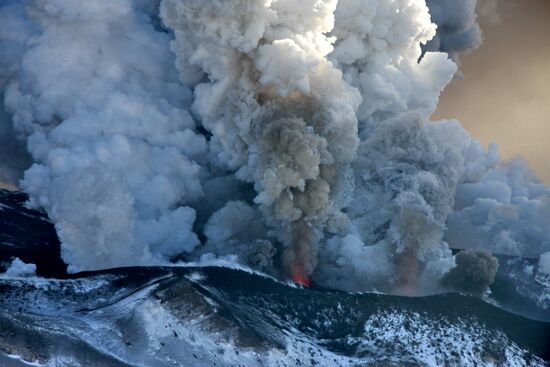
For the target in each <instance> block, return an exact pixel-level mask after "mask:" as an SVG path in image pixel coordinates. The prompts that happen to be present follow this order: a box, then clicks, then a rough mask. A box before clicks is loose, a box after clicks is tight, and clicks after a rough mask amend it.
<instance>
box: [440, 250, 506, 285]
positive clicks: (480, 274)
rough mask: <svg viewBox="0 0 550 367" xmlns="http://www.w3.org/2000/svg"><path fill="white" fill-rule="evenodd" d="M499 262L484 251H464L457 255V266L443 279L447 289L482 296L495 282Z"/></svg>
mask: <svg viewBox="0 0 550 367" xmlns="http://www.w3.org/2000/svg"><path fill="white" fill-rule="evenodd" d="M497 270H498V260H497V258H496V257H494V256H492V255H491V253H489V252H487V251H483V250H481V251H480V250H477V251H476V250H464V251H461V252H459V253H458V254H456V266H455V267H454V268H452V269H451V270H450V271H449V272H448V273H447V274H445V275H444V276H443V278H442V279H441V284H443V285H444V286H445V287H449V288H453V289H456V290H460V291H464V292H469V293H474V294H480V293H483V292H485V291H486V290H487V288H488V287H489V286H490V285H491V284H492V283H493V282H494V281H495V275H496V273H497Z"/></svg>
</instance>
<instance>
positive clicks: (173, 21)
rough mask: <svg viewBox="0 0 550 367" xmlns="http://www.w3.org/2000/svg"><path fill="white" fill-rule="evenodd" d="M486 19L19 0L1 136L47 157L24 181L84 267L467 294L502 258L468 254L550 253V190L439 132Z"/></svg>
mask: <svg viewBox="0 0 550 367" xmlns="http://www.w3.org/2000/svg"><path fill="white" fill-rule="evenodd" d="M475 4H476V2H475V1H467V2H461V3H460V4H458V2H450V1H436V0H433V1H428V2H426V1H424V0H407V1H401V0H399V1H382V0H303V1H294V0H235V1H229V0H162V1H145V0H120V1H116V2H114V1H110V0H96V1H93V2H86V1H79V0H22V1H7V2H2V5H0V55H4V54H5V55H7V56H6V57H5V58H1V60H0V92H1V95H2V99H3V100H4V102H5V112H6V113H2V112H1V111H0V123H1V124H2V129H0V131H7V134H6V136H9V137H10V138H6V140H10V141H12V138H11V136H14V138H13V139H15V136H17V137H18V138H19V139H20V140H19V141H21V142H24V146H25V147H26V150H27V152H28V155H27V158H29V157H30V159H32V162H33V164H32V166H30V168H28V166H29V163H30V162H29V161H28V159H24V154H23V153H21V154H18V155H17V156H21V157H23V158H22V160H21V161H20V163H18V164H16V166H17V167H16V168H15V169H14V171H13V172H14V173H13V174H12V176H11V177H13V178H12V179H11V180H12V181H15V180H17V177H19V176H18V175H21V171H22V170H24V169H26V171H25V173H24V176H23V179H22V180H21V182H20V183H19V186H20V187H21V188H22V189H23V190H25V191H26V192H27V193H28V194H29V195H30V203H29V204H30V205H32V206H35V207H42V208H44V209H45V210H46V211H47V213H48V215H49V216H50V218H51V219H52V221H53V222H54V223H55V225H56V228H57V231H58V234H59V237H60V239H61V242H62V256H63V258H64V260H65V261H66V262H67V263H68V264H70V270H71V271H79V270H91V269H100V268H108V267H116V266H124V265H147V264H167V263H169V262H170V261H171V260H174V259H182V260H190V261H197V260H201V259H203V260H204V259H212V258H225V259H230V261H237V262H239V263H243V264H246V265H248V266H252V267H255V268H259V269H262V270H264V271H269V272H272V273H277V274H279V275H280V276H281V277H284V278H288V277H296V278H299V279H300V281H303V282H304V283H307V282H309V278H312V279H313V280H314V281H315V282H316V283H318V284H321V285H325V286H330V287H335V288H339V289H345V290H350V291H366V290H372V289H379V290H384V291H388V292H406V293H408V294H411V293H412V294H423V293H426V292H434V291H437V289H440V288H441V287H442V284H451V283H452V285H453V286H457V287H458V286H462V284H465V283H468V284H470V285H471V282H470V280H468V279H471V278H472V277H473V276H474V275H473V274H475V272H476V271H478V270H477V269H478V268H479V267H477V266H469V265H467V264H463V265H460V264H459V263H460V262H461V261H462V259H463V258H464V259H466V258H467V259H470V260H472V261H471V263H475V264H477V263H480V262H482V261H485V260H483V259H485V257H483V256H481V255H479V253H475V254H477V255H475V256H473V255H472V256H470V255H469V254H471V253H470V252H467V253H465V254H463V255H460V256H457V257H456V258H455V257H453V255H452V251H451V249H450V246H451V247H454V248H463V247H464V246H465V244H466V246H468V247H467V248H469V249H484V250H488V251H492V252H498V253H509V254H510V253H511V254H518V255H525V254H529V255H530V256H539V255H540V254H542V253H545V252H548V251H550V237H549V236H550V235H549V232H548V230H547V228H548V226H547V223H548V218H550V209H549V205H550V190H549V189H548V188H547V187H546V186H544V185H543V184H541V183H540V182H539V181H538V180H537V178H536V177H535V176H534V175H533V174H532V173H530V171H529V170H528V168H527V167H526V165H525V164H524V163H523V162H521V161H519V160H518V161H512V162H507V163H505V162H502V161H501V160H500V158H499V156H498V152H497V150H496V148H495V147H490V148H489V149H487V150H486V149H484V148H483V147H482V146H481V144H480V143H479V142H477V141H475V140H474V139H473V138H472V137H471V136H470V135H469V134H468V133H467V132H466V131H465V130H464V129H463V128H462V127H461V126H460V123H459V122H457V121H437V122H428V121H429V118H430V116H431V114H432V113H433V112H434V110H435V108H436V106H437V103H438V99H439V95H440V93H441V91H442V90H443V89H444V88H445V86H446V85H447V84H448V83H449V82H450V81H451V80H452V79H453V77H454V75H455V73H456V71H457V66H456V64H455V62H454V61H453V60H456V55H457V53H459V52H462V51H464V50H466V49H469V48H471V47H474V46H476V45H477V44H478V41H479V33H478V31H479V28H478V27H477V26H476V24H475ZM434 21H435V22H436V23H437V25H436V24H435V23H434ZM438 26H439V28H438ZM12 30H16V31H12ZM431 50H433V52H432V51H431ZM4 127H5V129H4ZM13 141H15V140H13ZM18 146H19V147H21V145H18ZM0 156H1V152H0ZM3 163H4V162H3ZM27 168H28V169H27ZM2 172H3V173H2V174H4V175H6V174H8V173H6V172H10V171H9V170H3V171H2ZM10 174H11V173H10ZM449 245H450V246H449ZM480 259H481V260H480ZM478 260H479V261H478ZM466 262H467V263H468V264H469V263H470V262H469V261H466ZM490 263H491V262H490V261H489V262H487V264H488V265H491V264H490ZM280 264H282V268H281V266H280ZM457 264H459V266H457ZM487 269H489V270H479V272H480V276H481V277H482V278H483V279H484V280H483V281H481V282H479V283H478V284H481V285H483V286H486V285H488V284H489V283H490V278H491V274H492V270H491V269H493V268H492V267H491V266H488V267H487ZM461 277H462V278H461ZM443 279H446V280H445V281H443ZM457 279H458V280H457ZM464 279H465V280H464ZM472 279H473V278H472ZM449 282H450V283H449ZM470 285H468V287H470ZM481 285H479V287H478V289H480V287H481Z"/></svg>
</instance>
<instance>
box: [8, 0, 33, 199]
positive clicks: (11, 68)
mask: <svg viewBox="0 0 550 367" xmlns="http://www.w3.org/2000/svg"><path fill="white" fill-rule="evenodd" d="M0 19H2V22H1V23H0V187H8V188H15V187H17V185H18V181H19V179H20V178H21V177H22V175H23V171H24V170H25V169H27V168H28V167H29V166H30V165H31V163H32V161H31V158H30V156H29V154H28V153H27V150H26V149H25V143H24V139H18V137H17V134H16V132H15V131H14V128H13V124H12V120H11V116H10V115H9V114H8V113H7V112H6V111H5V109H4V93H5V90H6V87H7V85H8V83H9V81H10V80H11V79H12V78H13V77H14V76H15V75H16V74H17V72H18V70H19V68H20V66H21V58H22V54H23V52H24V48H25V47H24V44H25V42H26V41H27V39H29V38H30V37H31V35H32V34H33V33H34V27H33V26H32V24H31V23H30V22H29V21H28V20H27V19H26V18H25V16H24V7H23V5H22V4H21V3H20V2H18V1H8V0H6V1H4V2H3V3H2V5H1V6H0Z"/></svg>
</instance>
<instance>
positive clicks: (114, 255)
mask: <svg viewBox="0 0 550 367" xmlns="http://www.w3.org/2000/svg"><path fill="white" fill-rule="evenodd" d="M22 6H23V10H24V15H25V17H26V20H27V22H28V23H31V24H32V26H33V28H35V29H36V30H35V35H34V36H32V37H31V38H30V39H28V40H26V41H25V42H24V51H22V52H21V54H22V58H21V62H20V66H19V70H18V77H17V78H14V79H13V80H11V82H10V84H9V86H8V88H7V91H6V93H5V104H6V107H7V110H8V111H9V112H10V113H11V114H13V123H14V126H15V129H16V131H17V132H18V134H20V135H23V136H25V137H26V139H27V147H28V150H29V152H30V153H31V155H32V158H33V160H34V161H35V164H34V165H33V166H32V167H31V168H30V169H29V170H27V171H26V172H25V176H24V179H23V180H22V182H21V187H22V188H23V189H24V190H25V191H27V192H28V193H29V194H30V196H31V204H32V205H34V206H40V207H43V208H45V209H46V210H47V211H48V214H49V215H50V217H51V218H52V220H53V221H54V222H55V224H56V227H57V230H58V234H59V236H60V239H61V241H62V244H63V245H62V251H63V257H64V259H65V260H66V261H67V262H68V263H69V264H71V268H72V270H82V269H94V268H104V267H110V266H120V265H130V264H136V263H137V264H139V263H154V262H158V261H160V259H161V258H162V259H164V258H166V257H170V256H173V255H175V254H177V253H179V252H181V251H185V250H192V249H193V248H194V247H195V246H196V245H197V244H198V240H197V237H196V235H195V234H194V233H193V232H192V230H191V227H192V225H193V221H194V217H195V212H194V210H193V209H191V208H190V207H188V206H187V205H186V204H188V203H189V202H191V201H193V200H198V199H199V198H200V197H201V195H202V189H201V184H200V175H201V167H200V165H199V164H198V163H197V162H198V161H200V157H201V156H202V155H203V154H204V152H205V151H206V140H205V139H204V138H203V137H201V136H199V135H197V134H196V133H195V124H194V121H193V120H192V118H191V116H190V115H189V113H188V111H187V110H188V104H189V103H190V97H191V94H190V91H189V90H188V89H186V88H185V87H184V86H182V85H181V84H179V83H178V76H177V74H176V72H175V70H174V69H173V67H172V65H173V62H174V57H173V55H172V54H171V53H170V50H169V41H170V40H169V36H168V34H166V33H164V32H160V31H158V30H157V29H155V27H154V24H153V23H152V20H151V14H149V11H154V9H155V7H156V6H158V3H156V4H154V2H147V1H141V2H139V1H138V2H135V1H129V0H122V1H116V2H112V1H107V0H105V1H102V0H101V1H93V2H81V1H76V0H74V1H72V0H71V1H43V0H36V1H25V2H23V5H22ZM6 17H8V18H10V15H9V14H8V15H6ZM1 23H2V24H5V23H4V22H3V21H2V22H1Z"/></svg>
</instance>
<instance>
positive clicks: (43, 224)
mask: <svg viewBox="0 0 550 367" xmlns="http://www.w3.org/2000/svg"><path fill="white" fill-rule="evenodd" d="M27 199H28V197H27V195H26V194H24V193H22V192H16V191H9V190H0V267H5V266H6V265H8V264H9V263H10V262H11V260H12V259H13V258H14V257H18V258H20V259H21V260H22V261H23V262H25V263H33V264H36V267H37V273H38V274H39V275H42V276H45V277H63V276H65V275H66V274H67V265H66V264H65V263H63V260H61V250H60V245H59V239H58V238H57V234H56V232H55V227H54V225H53V224H52V222H50V221H49V219H48V217H47V215H46V213H44V212H42V211H37V210H32V209H28V208H26V207H25V203H26V201H27ZM2 265H3V266H2Z"/></svg>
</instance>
